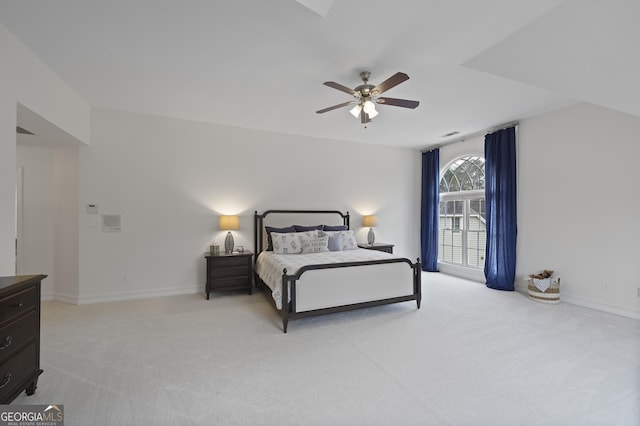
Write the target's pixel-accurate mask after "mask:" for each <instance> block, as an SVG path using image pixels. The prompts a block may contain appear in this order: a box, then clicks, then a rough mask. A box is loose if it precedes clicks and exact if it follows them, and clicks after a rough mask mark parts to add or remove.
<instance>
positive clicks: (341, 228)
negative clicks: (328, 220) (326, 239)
mask: <svg viewBox="0 0 640 426" xmlns="http://www.w3.org/2000/svg"><path fill="white" fill-rule="evenodd" d="M322 230H323V231H346V230H347V225H336V226H333V225H322Z"/></svg>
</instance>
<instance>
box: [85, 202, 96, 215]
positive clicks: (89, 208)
mask: <svg viewBox="0 0 640 426" xmlns="http://www.w3.org/2000/svg"><path fill="white" fill-rule="evenodd" d="M87 213H89V214H98V205H97V204H87Z"/></svg>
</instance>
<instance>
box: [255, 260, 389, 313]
mask: <svg viewBox="0 0 640 426" xmlns="http://www.w3.org/2000/svg"><path fill="white" fill-rule="evenodd" d="M393 258H398V256H394V255H392V254H389V253H385V252H381V251H378V250H367V249H357V250H343V251H330V252H326V253H308V254H276V253H274V252H272V251H263V252H262V253H260V254H259V255H258V258H257V260H256V273H257V274H258V276H260V278H261V279H262V281H264V283H265V284H267V285H268V286H269V288H270V289H271V296H272V297H273V300H275V302H276V306H277V308H278V309H282V271H283V270H284V269H285V268H286V269H287V275H293V274H295V273H296V272H298V270H299V269H300V268H301V267H303V266H305V265H320V264H325V263H343V262H360V261H368V260H379V259H393Z"/></svg>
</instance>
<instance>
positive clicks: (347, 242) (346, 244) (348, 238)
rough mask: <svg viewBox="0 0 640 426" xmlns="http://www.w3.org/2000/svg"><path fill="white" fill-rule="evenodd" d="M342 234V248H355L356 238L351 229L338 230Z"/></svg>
mask: <svg viewBox="0 0 640 426" xmlns="http://www.w3.org/2000/svg"><path fill="white" fill-rule="evenodd" d="M336 233H340V235H341V236H342V250H356V249H357V248H358V240H356V234H355V232H353V230H348V231H338V232H336Z"/></svg>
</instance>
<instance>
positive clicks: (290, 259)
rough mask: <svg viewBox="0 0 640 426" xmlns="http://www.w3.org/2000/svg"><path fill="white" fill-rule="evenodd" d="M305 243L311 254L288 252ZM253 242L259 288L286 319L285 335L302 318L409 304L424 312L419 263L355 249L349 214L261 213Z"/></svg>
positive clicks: (330, 212)
mask: <svg viewBox="0 0 640 426" xmlns="http://www.w3.org/2000/svg"><path fill="white" fill-rule="evenodd" d="M316 231H317V232H316ZM300 242H303V243H304V244H306V245H304V244H303V245H304V246H305V247H306V248H307V250H305V251H304V252H302V253H301V252H299V251H294V252H288V251H287V250H291V246H296V250H297V249H298V248H297V245H298V243H300ZM318 242H320V243H319V244H315V243H318ZM254 243H255V252H256V253H257V255H256V259H255V262H256V263H255V267H254V273H255V285H256V286H257V287H259V288H261V289H262V290H263V291H264V292H265V293H266V294H267V296H268V298H269V300H270V301H271V303H272V305H273V306H274V308H275V309H276V310H277V311H278V312H279V314H280V315H281V317H282V328H283V331H284V332H285V333H286V332H287V327H288V323H289V321H290V320H294V319H298V318H305V317H311V316H316V315H324V314H330V313H335V312H343V311H349V310H353V309H360V308H366V307H372V306H379V305H386V304H391V303H400V302H408V301H415V302H416V304H417V307H418V309H419V308H420V302H421V298H422V294H421V281H420V277H421V275H420V274H421V267H420V259H417V260H416V262H412V261H411V260H409V259H407V258H404V257H398V256H394V255H393V254H390V253H385V252H381V251H377V250H367V249H362V248H358V247H357V246H356V247H353V244H354V243H355V235H354V234H353V231H352V230H350V229H349V213H348V212H347V213H342V212H340V211H338V210H266V211H265V212H263V213H261V214H259V213H258V212H257V211H256V212H255V215H254ZM322 244H325V247H327V244H328V247H327V249H325V248H323V247H322ZM356 245H357V243H356ZM338 246H339V247H338ZM309 247H311V248H309ZM329 247H330V248H331V250H328V248H329Z"/></svg>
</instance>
